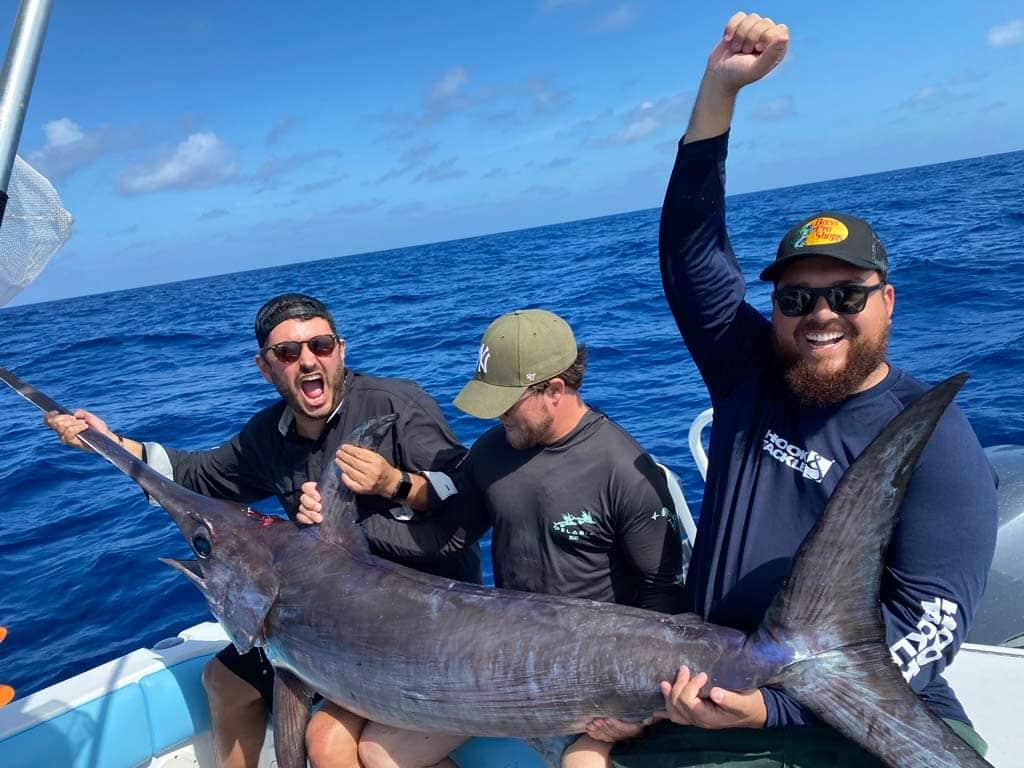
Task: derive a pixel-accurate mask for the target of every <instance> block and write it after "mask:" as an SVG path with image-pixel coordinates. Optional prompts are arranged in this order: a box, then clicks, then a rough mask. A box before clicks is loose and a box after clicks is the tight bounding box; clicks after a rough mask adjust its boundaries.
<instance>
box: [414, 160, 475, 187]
mask: <svg viewBox="0 0 1024 768" xmlns="http://www.w3.org/2000/svg"><path fill="white" fill-rule="evenodd" d="M458 161H459V158H457V157H449V158H448V159H447V160H442V161H441V162H439V163H435V164H434V165H428V166H427V167H426V168H424V169H423V170H422V171H420V172H419V173H418V174H416V176H415V177H414V178H413V181H416V182H419V181H426V182H430V183H435V182H438V181H448V180H449V179H458V178H460V177H462V176H465V175H466V172H465V171H464V170H462V169H461V168H457V167H456V163H457V162H458Z"/></svg>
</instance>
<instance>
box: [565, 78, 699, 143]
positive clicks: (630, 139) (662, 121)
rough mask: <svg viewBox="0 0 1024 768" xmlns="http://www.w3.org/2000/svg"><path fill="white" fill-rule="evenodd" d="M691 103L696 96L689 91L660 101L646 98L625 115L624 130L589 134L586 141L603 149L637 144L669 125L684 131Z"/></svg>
mask: <svg viewBox="0 0 1024 768" xmlns="http://www.w3.org/2000/svg"><path fill="white" fill-rule="evenodd" d="M691 103H692V97H691V96H690V94H689V93H688V92H685V91H680V92H679V93H676V94H673V95H672V96H666V97H665V98H663V99H658V100H657V101H645V102H643V103H642V104H640V105H639V106H637V107H634V108H633V109H631V110H629V111H628V112H626V113H625V114H624V115H623V116H622V118H621V119H622V121H623V123H624V127H623V128H622V129H621V130H619V131H617V132H615V133H613V134H610V135H606V136H598V137H590V138H587V139H586V140H585V141H584V144H585V145H586V146H589V147H596V148H599V149H604V148H608V147H616V146H620V145H622V144H634V143H636V142H638V141H642V140H644V139H647V138H650V137H652V136H655V135H657V134H658V133H660V132H661V131H662V130H663V129H664V128H665V127H666V126H668V127H671V128H673V129H675V130H677V132H678V133H680V134H682V132H683V129H684V128H685V126H686V119H687V117H688V115H689V113H690V105H691ZM588 122H589V121H588Z"/></svg>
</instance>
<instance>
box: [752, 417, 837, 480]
mask: <svg viewBox="0 0 1024 768" xmlns="http://www.w3.org/2000/svg"><path fill="white" fill-rule="evenodd" d="M762 447H763V448H764V450H765V452H766V453H767V454H768V455H769V456H771V457H772V458H773V459H775V460H776V461H778V462H781V463H783V464H785V465H786V466H787V467H789V468H790V469H792V470H794V471H796V472H799V473H800V474H801V475H803V477H804V478H805V479H807V480H813V481H814V482H816V483H820V482H821V481H822V480H824V479H825V475H827V474H828V471H829V470H830V469H831V468H832V465H833V464H835V463H836V462H835V460H834V459H826V458H825V457H824V456H822V455H821V454H820V453H817V452H815V451H809V450H807V449H806V448H801V447H800V446H797V445H793V444H792V443H790V442H789V441H788V440H786V438H784V437H780V436H779V435H777V434H775V433H774V432H772V431H771V430H770V429H769V430H768V431H767V432H765V435H764V443H763V445H762Z"/></svg>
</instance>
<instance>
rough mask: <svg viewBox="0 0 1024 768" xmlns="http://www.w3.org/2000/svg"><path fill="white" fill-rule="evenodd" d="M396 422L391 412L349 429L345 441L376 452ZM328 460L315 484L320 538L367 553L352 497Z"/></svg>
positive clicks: (335, 466) (395, 416)
mask: <svg viewBox="0 0 1024 768" xmlns="http://www.w3.org/2000/svg"><path fill="white" fill-rule="evenodd" d="M396 421H398V416H397V415H396V414H393V413H390V414H388V415H386V416H376V417H374V418H372V419H369V420H368V421H366V422H365V423H363V424H361V425H360V426H358V427H356V428H355V429H354V430H352V434H351V435H349V438H348V440H347V441H346V442H348V443H350V444H352V445H357V446H359V447H360V448H369V449H370V450H371V451H376V450H377V449H378V448H380V444H381V443H382V442H383V441H384V436H385V435H386V434H387V433H388V431H389V430H390V429H391V427H392V425H393V424H394V423H395V422H396ZM331 458H332V461H329V462H328V463H327V465H326V466H325V467H324V469H323V472H322V473H321V475H320V482H319V483H318V489H319V491H320V508H321V513H322V514H323V517H324V520H323V523H321V524H320V525H319V526H317V530H318V532H319V534H320V538H321V540H323V541H329V542H331V543H332V544H340V545H341V546H343V547H345V548H346V549H348V550H349V551H350V552H362V553H369V551H370V548H369V545H368V544H367V543H366V534H365V533H363V529H362V528H361V527H360V525H359V510H358V509H357V507H356V495H355V494H354V493H352V491H350V490H349V489H348V488H347V487H346V486H345V484H344V483H343V482H341V472H340V471H339V469H338V466H337V464H335V463H334V461H333V455H332V457H331Z"/></svg>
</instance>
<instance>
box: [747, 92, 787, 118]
mask: <svg viewBox="0 0 1024 768" xmlns="http://www.w3.org/2000/svg"><path fill="white" fill-rule="evenodd" d="M793 113H794V110H793V97H792V96H780V97H779V98H777V99H772V100H771V101H766V102H764V103H762V104H761V105H760V106H758V107H757V109H755V110H754V111H753V112H752V113H751V116H752V117H753V118H754V119H755V120H761V121H763V122H766V123H772V122H777V121H779V120H785V119H786V118H788V117H792V116H793Z"/></svg>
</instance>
